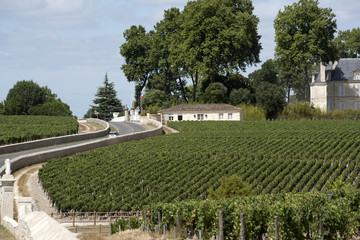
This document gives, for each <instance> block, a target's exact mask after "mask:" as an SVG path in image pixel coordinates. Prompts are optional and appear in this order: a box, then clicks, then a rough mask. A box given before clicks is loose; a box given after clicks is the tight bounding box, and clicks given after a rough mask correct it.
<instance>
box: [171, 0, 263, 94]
mask: <svg viewBox="0 0 360 240" xmlns="http://www.w3.org/2000/svg"><path fill="white" fill-rule="evenodd" d="M252 11H253V6H252V2H251V1H247V0H198V1H190V2H188V4H187V5H186V6H185V8H184V11H183V13H182V17H183V21H182V25H181V30H182V32H181V33H182V35H181V39H182V42H181V44H179V49H180V51H179V53H180V54H179V55H178V56H179V57H180V58H181V59H183V61H184V62H185V65H186V71H187V74H188V75H189V76H190V78H191V79H192V83H193V95H192V98H193V100H195V93H196V88H197V84H198V82H199V77H200V76H210V77H211V78H213V79H215V77H216V75H218V74H223V75H226V73H229V72H233V71H235V72H236V71H239V70H244V69H245V67H246V66H247V65H251V64H254V63H257V62H259V52H260V50H261V45H260V43H259V39H260V36H259V35H258V33H257V24H258V21H259V20H258V18H257V17H256V16H255V15H253V12H252Z"/></svg>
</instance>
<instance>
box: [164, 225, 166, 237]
mask: <svg viewBox="0 0 360 240" xmlns="http://www.w3.org/2000/svg"><path fill="white" fill-rule="evenodd" d="M163 234H164V235H165V234H166V225H164V226H163Z"/></svg>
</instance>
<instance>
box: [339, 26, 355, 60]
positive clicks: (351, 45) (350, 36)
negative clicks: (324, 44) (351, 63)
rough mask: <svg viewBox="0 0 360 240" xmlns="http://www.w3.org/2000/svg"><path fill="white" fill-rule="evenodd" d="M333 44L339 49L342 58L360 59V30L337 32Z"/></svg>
mask: <svg viewBox="0 0 360 240" xmlns="http://www.w3.org/2000/svg"><path fill="white" fill-rule="evenodd" d="M335 43H336V44H337V45H338V46H339V48H340V56H341V57H342V58H357V57H360V28H353V29H352V30H345V31H339V34H338V36H337V38H336V39H335Z"/></svg>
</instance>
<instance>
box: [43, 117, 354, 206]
mask: <svg viewBox="0 0 360 240" xmlns="http://www.w3.org/2000/svg"><path fill="white" fill-rule="evenodd" d="M169 126H170V127H173V128H175V129H178V130H179V131H180V133H178V134H171V135H164V136H160V137H154V138H149V139H144V140H141V141H132V142H124V143H122V144H117V145H113V146H109V147H104V148H99V149H96V150H93V151H87V152H83V153H78V154H75V155H73V156H71V157H66V158H60V159H53V160H50V161H49V162H48V163H47V164H45V165H44V167H43V168H42V170H40V173H39V177H40V179H41V181H42V183H43V185H44V187H45V189H46V191H47V192H48V194H49V196H50V197H51V199H52V200H53V201H54V202H55V204H56V206H57V208H58V209H59V210H61V211H68V210H71V209H73V210H76V211H95V210H96V211H100V209H101V210H107V211H118V210H130V209H134V210H138V209H140V208H141V207H142V206H144V205H147V204H155V203H158V202H167V203H171V202H174V201H176V200H179V201H181V200H187V199H197V200H201V199H206V198H207V197H208V190H209V189H210V188H213V189H217V188H218V187H219V183H220V180H221V179H222V178H224V177H228V176H231V175H234V174H236V175H238V176H239V177H241V179H243V180H244V181H245V182H247V183H249V184H250V185H251V188H252V189H253V190H254V193H255V194H260V193H284V192H308V191H324V190H325V189H326V186H327V185H329V184H331V183H332V182H334V181H336V180H337V179H339V178H340V177H341V178H342V180H343V181H344V182H345V183H350V184H351V185H352V186H353V188H359V187H360V179H359V178H357V176H358V175H359V174H360V164H357V163H358V162H359V160H360V156H359V154H358V152H359V151H358V150H359V148H358V146H359V144H360V122H359V121H355V120H341V121H340V120H317V121H310V120H301V121H219V122H216V121H202V122H197V121H184V122H171V123H169ZM144 153H146V154H144ZM74 186H76V187H74ZM169 189H170V190H169Z"/></svg>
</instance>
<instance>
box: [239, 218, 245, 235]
mask: <svg viewBox="0 0 360 240" xmlns="http://www.w3.org/2000/svg"><path fill="white" fill-rule="evenodd" d="M240 222H241V228H240V240H245V218H244V214H243V213H240Z"/></svg>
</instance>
